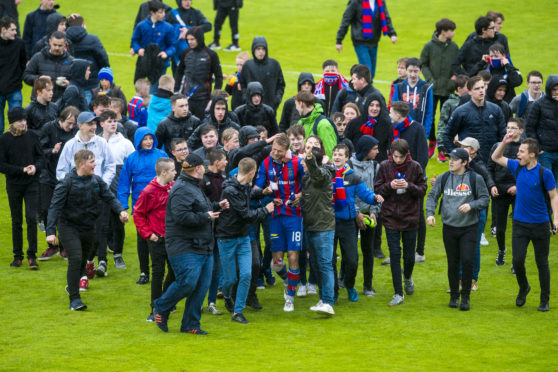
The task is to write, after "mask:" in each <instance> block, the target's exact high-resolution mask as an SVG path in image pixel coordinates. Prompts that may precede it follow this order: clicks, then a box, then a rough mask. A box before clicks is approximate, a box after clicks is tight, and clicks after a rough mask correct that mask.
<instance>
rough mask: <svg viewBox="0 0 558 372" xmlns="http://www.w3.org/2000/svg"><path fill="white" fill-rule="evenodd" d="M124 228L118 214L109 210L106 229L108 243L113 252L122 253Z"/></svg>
mask: <svg viewBox="0 0 558 372" xmlns="http://www.w3.org/2000/svg"><path fill="white" fill-rule="evenodd" d="M125 237H126V230H125V229H124V224H123V223H122V221H120V215H119V214H116V213H114V212H113V211H111V213H110V219H109V230H108V245H109V247H111V249H112V251H113V252H114V254H122V251H123V250H124V238H125Z"/></svg>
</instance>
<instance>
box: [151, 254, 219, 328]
mask: <svg viewBox="0 0 558 372" xmlns="http://www.w3.org/2000/svg"><path fill="white" fill-rule="evenodd" d="M169 261H170V264H171V266H172V270H173V271H174V276H175V280H174V282H173V283H172V284H171V285H170V286H169V288H168V289H167V290H166V291H165V293H163V295H162V296H161V297H159V298H158V299H156V300H155V301H154V302H153V304H154V307H155V311H156V312H157V313H159V314H166V315H168V314H169V312H170V309H172V308H173V307H174V306H176V304H177V303H178V302H179V301H180V300H182V299H183V298H185V297H188V299H187V300H186V307H185V309H184V315H183V316H182V325H181V326H180V331H181V332H187V331H188V330H190V329H199V328H200V319H201V308H202V306H203V300H204V298H205V295H206V294H207V290H208V288H209V283H210V281H211V272H212V270H213V255H212V254H211V255H203V254H196V253H184V254H179V255H177V256H172V257H169Z"/></svg>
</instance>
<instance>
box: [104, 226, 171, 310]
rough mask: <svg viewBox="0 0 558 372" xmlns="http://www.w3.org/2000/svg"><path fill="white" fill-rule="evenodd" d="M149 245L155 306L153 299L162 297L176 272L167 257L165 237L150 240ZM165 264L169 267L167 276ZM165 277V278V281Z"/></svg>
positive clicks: (152, 297) (152, 296)
mask: <svg viewBox="0 0 558 372" xmlns="http://www.w3.org/2000/svg"><path fill="white" fill-rule="evenodd" d="M147 247H148V249H149V255H150V256H151V273H152V278H151V308H153V301H155V300H156V299H158V298H159V297H161V295H162V294H163V292H165V291H166V290H167V288H168V287H169V285H171V283H172V282H174V272H173V271H172V267H171V265H170V262H169V259H168V257H167V250H166V249H165V238H163V237H159V240H158V241H156V242H152V241H151V240H148V241H147ZM115 253H116V252H115ZM165 266H166V267H167V277H166V278H165ZM163 278H164V279H165V282H164V283H163Z"/></svg>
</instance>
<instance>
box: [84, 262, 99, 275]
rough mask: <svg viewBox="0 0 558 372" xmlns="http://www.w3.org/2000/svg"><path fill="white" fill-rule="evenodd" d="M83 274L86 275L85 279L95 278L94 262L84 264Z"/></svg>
mask: <svg viewBox="0 0 558 372" xmlns="http://www.w3.org/2000/svg"><path fill="white" fill-rule="evenodd" d="M85 272H86V273H87V279H93V278H94V277H95V272H96V270H95V261H93V262H88V263H86V264H85Z"/></svg>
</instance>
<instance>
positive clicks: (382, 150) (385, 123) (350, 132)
mask: <svg viewBox="0 0 558 372" xmlns="http://www.w3.org/2000/svg"><path fill="white" fill-rule="evenodd" d="M372 101H378V102H380V115H379V116H378V118H377V120H378V122H377V123H376V125H375V126H374V133H373V137H374V138H376V139H377V140H378V141H379V142H380V143H379V144H378V150H379V153H378V155H377V156H376V159H375V160H376V161H377V162H379V163H381V162H382V161H384V160H387V158H388V151H389V148H390V146H391V139H392V137H393V125H392V124H391V119H390V118H389V111H388V109H387V107H386V104H385V102H384V100H383V96H382V95H381V94H380V92H377V93H374V94H372V95H370V96H369V97H368V99H367V100H366V103H365V104H364V106H365V109H364V110H363V111H361V112H360V116H358V117H356V118H354V119H353V120H351V121H350V122H349V124H348V125H347V128H346V129H345V133H344V135H345V138H347V139H349V140H350V141H351V142H352V143H353V146H354V147H356V145H357V143H358V140H359V139H360V137H362V135H363V134H364V133H362V132H361V130H360V128H361V127H362V126H363V125H364V123H366V122H367V121H368V106H370V102H372Z"/></svg>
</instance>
